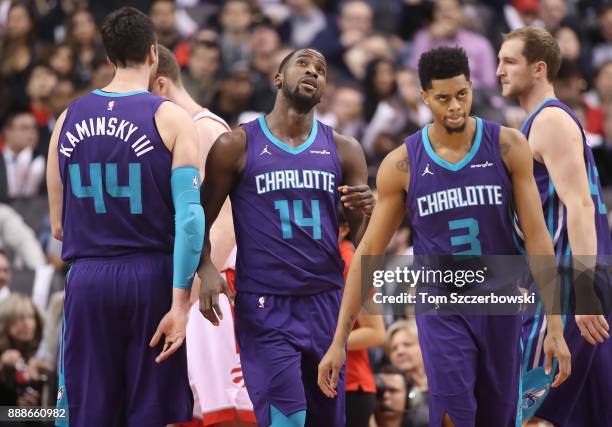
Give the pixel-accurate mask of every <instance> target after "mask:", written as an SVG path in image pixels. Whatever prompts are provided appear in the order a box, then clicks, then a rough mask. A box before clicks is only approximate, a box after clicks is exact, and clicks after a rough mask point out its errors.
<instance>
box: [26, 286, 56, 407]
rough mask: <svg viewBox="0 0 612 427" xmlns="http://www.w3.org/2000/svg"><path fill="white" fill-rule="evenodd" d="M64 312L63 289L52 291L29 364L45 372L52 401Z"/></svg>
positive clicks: (42, 372) (54, 395) (40, 371)
mask: <svg viewBox="0 0 612 427" xmlns="http://www.w3.org/2000/svg"><path fill="white" fill-rule="evenodd" d="M63 314H64V291H58V292H54V293H53V294H52V295H51V297H50V298H49V305H48V306H47V311H46V313H45V317H44V325H45V326H44V329H43V335H42V339H41V341H40V344H39V345H38V349H37V350H36V354H35V355H34V357H33V358H32V359H31V361H30V363H29V365H30V367H31V368H32V369H35V370H36V371H37V372H38V373H40V374H47V378H48V381H49V396H44V397H48V400H49V401H50V402H53V401H55V400H56V396H57V375H52V374H53V372H55V367H56V366H58V361H59V357H60V354H59V353H60V336H61V329H62V323H63Z"/></svg>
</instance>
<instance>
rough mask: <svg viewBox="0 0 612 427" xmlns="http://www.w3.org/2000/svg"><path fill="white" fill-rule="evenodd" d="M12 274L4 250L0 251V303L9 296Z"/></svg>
mask: <svg viewBox="0 0 612 427" xmlns="http://www.w3.org/2000/svg"><path fill="white" fill-rule="evenodd" d="M12 281H13V274H12V272H11V262H10V261H9V259H8V256H7V255H6V252H4V250H2V249H0V302H2V301H4V300H5V299H7V298H8V296H9V295H10V294H11V282H12Z"/></svg>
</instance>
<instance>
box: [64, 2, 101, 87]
mask: <svg viewBox="0 0 612 427" xmlns="http://www.w3.org/2000/svg"><path fill="white" fill-rule="evenodd" d="M66 41H67V43H68V44H69V45H70V47H71V48H72V50H73V52H74V59H75V68H74V70H75V83H76V86H77V87H78V88H79V89H82V88H84V87H86V86H87V84H88V83H89V82H90V80H91V78H92V75H93V72H94V69H95V68H96V66H97V65H98V64H100V63H104V62H106V54H105V53H104V48H103V47H102V42H101V39H100V33H99V31H98V27H97V26H96V23H95V21H94V18H93V15H92V14H91V12H89V11H88V10H86V9H81V10H78V11H76V12H75V13H74V14H73V15H72V16H70V18H69V20H68V27H67V31H66Z"/></svg>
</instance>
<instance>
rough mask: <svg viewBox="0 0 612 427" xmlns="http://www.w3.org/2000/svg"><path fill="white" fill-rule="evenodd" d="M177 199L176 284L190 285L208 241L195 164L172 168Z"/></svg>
mask: <svg viewBox="0 0 612 427" xmlns="http://www.w3.org/2000/svg"><path fill="white" fill-rule="evenodd" d="M171 186H172V201H173V202H174V211H175V212H176V215H175V221H174V222H175V236H174V272H173V276H172V284H173V286H174V287H175V288H182V289H190V288H191V282H192V280H193V275H194V273H195V271H196V268H197V267H198V263H199V262H200V255H201V253H202V246H203V244H204V209H203V208H202V205H201V204H200V172H199V171H198V169H197V168H194V167H191V166H181V167H178V168H176V169H174V170H172V178H171Z"/></svg>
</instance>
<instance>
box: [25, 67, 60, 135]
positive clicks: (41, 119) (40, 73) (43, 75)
mask: <svg viewBox="0 0 612 427" xmlns="http://www.w3.org/2000/svg"><path fill="white" fill-rule="evenodd" d="M56 84H57V74H56V73H55V71H54V70H53V69H52V68H51V67H49V66H48V65H46V64H39V65H37V66H35V67H34V69H32V74H30V79H29V80H28V85H27V86H26V94H27V95H28V97H29V98H30V112H31V113H32V114H33V115H34V117H35V118H36V124H37V125H38V126H39V127H46V126H48V124H49V119H50V116H51V111H50V108H49V102H50V97H51V92H52V91H53V88H54V87H55V85H56Z"/></svg>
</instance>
